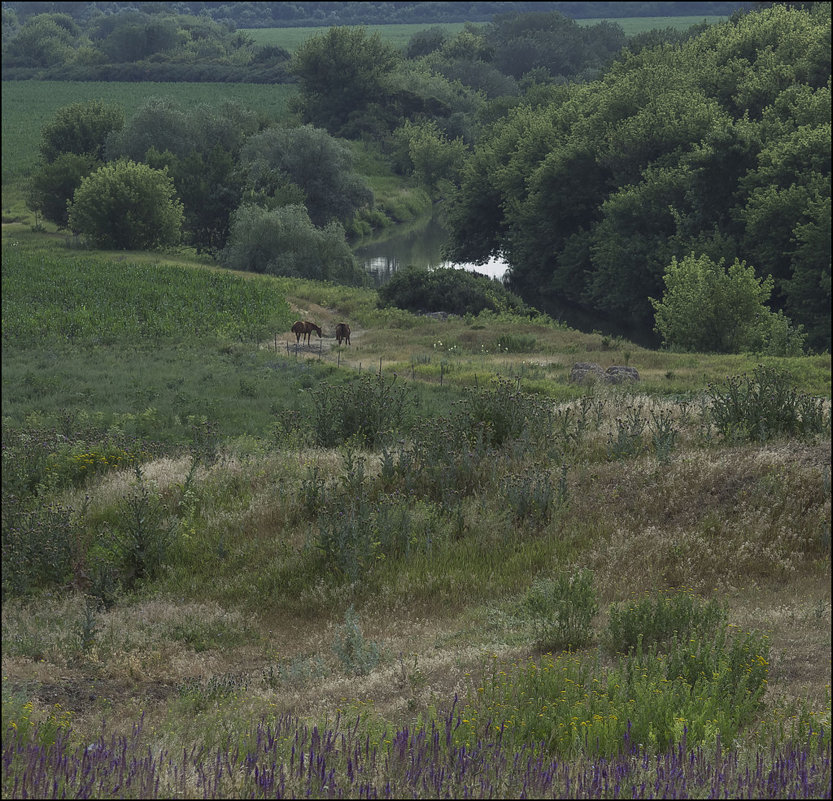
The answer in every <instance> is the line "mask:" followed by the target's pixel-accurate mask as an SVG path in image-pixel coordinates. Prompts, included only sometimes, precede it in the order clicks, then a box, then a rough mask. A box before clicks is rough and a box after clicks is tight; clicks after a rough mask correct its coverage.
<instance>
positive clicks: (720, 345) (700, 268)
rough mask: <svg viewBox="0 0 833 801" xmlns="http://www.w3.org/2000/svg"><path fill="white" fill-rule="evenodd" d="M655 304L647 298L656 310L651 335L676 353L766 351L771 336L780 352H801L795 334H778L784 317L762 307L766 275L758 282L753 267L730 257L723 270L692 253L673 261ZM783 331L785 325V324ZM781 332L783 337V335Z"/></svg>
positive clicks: (767, 286)
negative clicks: (777, 342) (775, 338)
mask: <svg viewBox="0 0 833 801" xmlns="http://www.w3.org/2000/svg"><path fill="white" fill-rule="evenodd" d="M663 280H664V282H665V294H664V295H663V297H662V300H661V301H657V300H654V299H653V298H651V303H652V304H653V306H654V310H655V312H656V331H657V333H659V334H660V336H661V337H662V339H663V342H664V343H665V345H667V346H671V347H676V348H679V349H681V350H692V351H702V352H717V353H738V352H740V351H742V350H756V349H758V350H760V349H766V348H767V347H768V346H769V345H770V344H772V343H771V340H772V338H773V335H774V334H778V336H779V339H780V340H781V346H782V349H783V351H784V352H783V353H781V354H780V355H795V354H794V351H795V350H798V352H799V353H800V352H801V342H802V337H801V334H800V331H793V332H792V335H789V330H788V331H786V332H784V331H782V330H781V329H782V328H783V322H784V321H785V318H783V316H779V315H776V314H773V313H772V312H771V311H770V310H769V309H768V308H767V306H766V305H765V304H766V301H767V300H768V299H769V296H770V293H771V292H772V285H773V280H772V277H771V276H767V277H766V278H758V277H757V276H756V275H755V269H754V268H753V267H751V266H748V267H747V265H746V262H740V261H738V260H737V259H735V262H734V264H732V265H731V266H730V267H729V269H728V270H726V269H724V267H723V262H722V260H721V261H720V262H719V263H717V264H715V263H714V262H713V261H712V260H711V259H710V258H709V257H708V256H706V255H701V256H699V257H695V256H694V253H691V254H690V255H689V256H686V257H685V258H684V259H682V260H681V261H679V262H678V261H677V259H676V257H673V258H672V259H671V264H669V265H668V268H667V269H666V272H665V276H664V278H663ZM786 324H787V327H788V328H789V321H788V320H787V321H786ZM785 333H786V334H787V336H786V337H784V334H785Z"/></svg>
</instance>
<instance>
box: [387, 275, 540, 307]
mask: <svg viewBox="0 0 833 801" xmlns="http://www.w3.org/2000/svg"><path fill="white" fill-rule="evenodd" d="M385 306H396V307H397V308H400V309H406V310H408V311H413V312H419V311H432V312H438V311H441V312H448V313H449V314H459V315H460V316H463V315H465V314H479V313H480V312H481V311H483V310H484V309H489V310H491V311H495V312H516V313H518V314H528V313H532V312H534V309H531V308H530V307H528V306H526V305H525V304H524V302H523V301H522V300H521V299H520V298H519V297H518V296H517V295H514V294H513V293H511V292H509V290H507V289H506V288H505V287H504V286H503V284H501V283H500V282H499V281H497V280H494V279H492V278H489V277H488V276H485V275H478V274H477V273H472V272H469V271H468V270H458V269H455V268H453V267H448V268H440V269H437V270H420V269H418V268H416V267H407V268H406V269H404V270H397V272H396V273H395V274H394V275H393V277H392V278H391V279H390V281H388V283H387V284H385V285H384V286H382V287H380V288H379V307H380V308H384V307H385Z"/></svg>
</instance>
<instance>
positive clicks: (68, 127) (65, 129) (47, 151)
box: [40, 100, 124, 162]
mask: <svg viewBox="0 0 833 801" xmlns="http://www.w3.org/2000/svg"><path fill="white" fill-rule="evenodd" d="M123 126H124V111H122V108H121V106H116V105H110V104H108V103H102V102H101V101H100V100H89V101H87V102H86V103H72V104H71V105H69V106H64V107H63V108H60V109H58V111H57V112H56V114H55V117H54V118H53V119H52V121H51V122H49V123H47V124H46V125H45V126H44V128H43V130H42V131H41V144H40V152H41V156H42V157H43V159H44V160H45V161H47V162H50V161H54V160H55V159H56V158H57V157H58V156H59V155H60V154H61V153H75V154H77V155H89V156H93V157H94V158H96V159H98V160H99V161H101V160H103V158H104V145H105V143H106V141H107V138H108V137H109V136H110V134H111V133H113V132H118V131H120V130H121V129H122V127H123Z"/></svg>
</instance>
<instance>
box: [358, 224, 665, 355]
mask: <svg viewBox="0 0 833 801" xmlns="http://www.w3.org/2000/svg"><path fill="white" fill-rule="evenodd" d="M447 240H448V233H447V231H446V230H445V228H443V227H442V225H441V224H440V223H439V221H438V220H437V219H436V218H435V217H429V218H425V219H422V220H418V221H416V222H414V223H412V224H408V225H398V226H396V233H395V234H394V235H393V236H390V237H388V238H386V239H376V240H373V239H365V240H363V241H359V242H358V243H357V244H356V246H355V247H354V248H353V252H354V254H355V255H356V258H357V259H358V260H359V261H360V262H362V263H363V264H364V267H365V269H366V270H367V271H368V272H369V273H370V275H371V276H372V278H373V282H374V284H375V286H376V287H377V288H378V287H380V286H382V285H383V284H385V283H387V282H388V281H389V280H390V279H391V276H392V275H393V274H394V273H395V272H396V271H397V270H399V269H401V268H403V267H407V266H409V265H413V266H414V267H420V268H422V269H426V270H435V269H437V268H438V267H457V268H460V269H464V270H472V271H475V272H478V273H482V274H484V275H488V276H489V277H490V278H503V275H504V273H505V272H506V270H507V269H508V267H509V265H508V264H507V262H506V261H504V260H503V259H501V258H495V259H492V260H491V261H490V262H488V263H487V264H468V263H459V262H450V261H447V260H445V259H444V258H443V256H442V248H443V245H445V243H446V241H447ZM532 305H533V306H534V305H535V304H534V303H533V304H532ZM547 312H548V313H549V314H550V316H551V317H555V318H556V319H558V320H562V321H563V322H565V323H567V325H569V326H570V327H571V328H575V329H577V330H579V331H584V332H587V333H591V332H593V331H599V332H601V333H603V334H606V335H608V336H622V337H625V338H626V339H629V340H631V341H632V342H636V343H637V344H639V345H643V346H644V347H648V348H656V347H657V346H658V344H659V343H658V340H657V338H656V335H655V334H654V332H653V331H649V330H645V329H640V328H636V327H634V326H629V325H627V324H624V323H621V322H619V321H617V320H611V319H609V318H604V317H599V316H596V315H594V314H591V313H590V312H588V311H585V310H583V309H577V308H575V307H571V306H564V307H562V308H559V309H547Z"/></svg>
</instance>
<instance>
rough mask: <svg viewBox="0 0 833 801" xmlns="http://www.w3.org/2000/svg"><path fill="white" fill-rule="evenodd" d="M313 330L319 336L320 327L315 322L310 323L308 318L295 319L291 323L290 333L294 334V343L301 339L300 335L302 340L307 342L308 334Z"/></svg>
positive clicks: (308, 339)
mask: <svg viewBox="0 0 833 801" xmlns="http://www.w3.org/2000/svg"><path fill="white" fill-rule="evenodd" d="M313 331H315V333H316V334H318V336H319V337H320V336H321V329H320V328H319V327H318V326H317V325H316V324H315V323H311V322H310V321H309V320H303V321H302V320H296V321H295V322H294V323H293V324H292V333H293V334H295V343H296V344H297V343H298V342H300V341H301V337H303V338H304V342H307V343H309V341H310V336H311V335H312V332H313Z"/></svg>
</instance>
